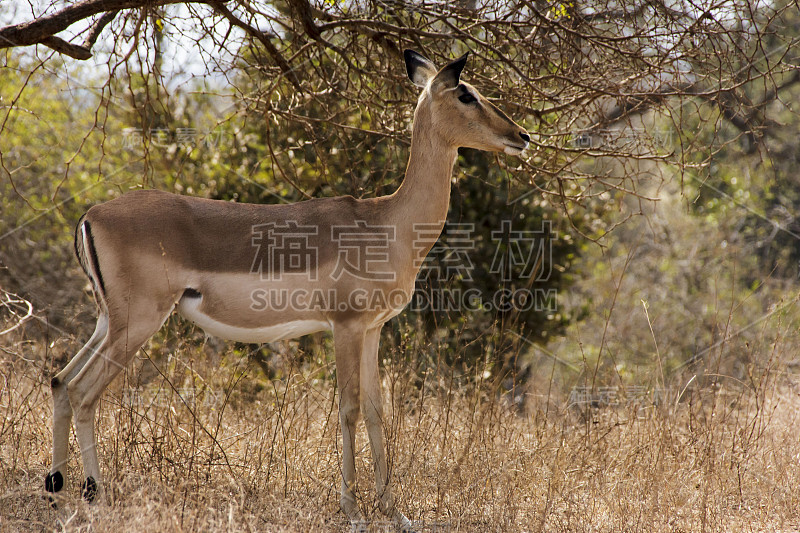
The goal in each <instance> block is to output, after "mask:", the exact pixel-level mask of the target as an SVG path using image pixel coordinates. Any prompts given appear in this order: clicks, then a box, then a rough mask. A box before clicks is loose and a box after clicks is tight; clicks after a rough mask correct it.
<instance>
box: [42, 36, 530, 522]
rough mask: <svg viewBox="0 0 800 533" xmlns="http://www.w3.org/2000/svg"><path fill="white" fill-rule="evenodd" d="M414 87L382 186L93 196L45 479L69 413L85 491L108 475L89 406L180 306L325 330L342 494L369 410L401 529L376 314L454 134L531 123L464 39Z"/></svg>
mask: <svg viewBox="0 0 800 533" xmlns="http://www.w3.org/2000/svg"><path fill="white" fill-rule="evenodd" d="M404 56H405V63H406V70H407V73H408V77H409V78H410V79H411V81H412V82H413V83H414V84H415V85H417V86H419V87H421V88H422V92H421V94H420V96H419V99H418V102H417V107H416V110H415V112H414V123H413V129H412V138H411V154H410V156H409V160H408V166H407V168H406V174H405V178H404V180H403V182H402V184H401V185H400V187H399V188H398V189H397V190H396V191H395V192H394V193H393V194H391V195H389V196H382V197H379V198H370V199H355V198H353V197H352V196H343V197H337V198H324V199H313V200H308V201H304V202H299V203H295V204H288V205H253V204H237V203H231V202H224V201H215V200H207V199H201V198H190V197H186V196H179V195H175V194H169V193H166V192H159V191H155V190H140V191H134V192H129V193H127V194H124V195H122V196H121V197H119V198H117V199H115V200H111V201H109V202H106V203H103V204H99V205H96V206H94V207H92V208H91V209H89V210H88V211H87V212H86V214H85V215H84V216H83V217H82V218H81V220H80V222H79V223H78V227H77V230H76V235H75V251H76V254H77V256H78V259H79V261H80V264H81V266H82V267H83V270H84V271H85V273H86V275H87V276H88V278H89V280H90V282H91V285H92V287H93V292H94V296H95V300H96V302H97V306H98V308H99V314H98V319H97V325H96V328H95V331H94V334H93V335H92V336H91V338H90V339H89V341H88V342H87V343H86V345H85V346H83V348H81V350H80V351H78V353H77V354H76V355H75V356H74V357H73V359H72V360H71V361H70V362H69V363H68V364H67V366H66V367H65V368H64V369H63V370H62V371H61V372H59V373H58V374H57V375H56V376H55V377H54V378H53V380H52V394H53V463H52V467H51V469H50V473H49V474H48V475H47V477H46V479H45V488H46V490H47V491H49V492H58V491H59V490H61V489H62V488H63V486H64V474H63V472H64V469H65V465H66V463H67V453H68V441H69V428H70V423H71V419H72V416H73V413H74V417H75V428H76V435H77V438H78V444H79V446H80V449H81V454H82V458H83V467H84V481H83V483H82V487H81V492H82V495H83V497H84V498H85V499H86V500H88V501H92V500H94V499H95V497H96V496H97V493H98V490H99V489H100V488H101V483H100V480H101V477H100V466H99V464H98V460H97V452H96V446H95V432H94V419H95V411H96V408H97V404H98V401H99V400H100V397H101V395H102V393H103V391H104V390H105V388H106V387H107V386H108V384H109V383H110V382H111V380H112V379H114V377H115V376H116V375H117V374H118V373H119V372H120V370H122V369H123V368H125V366H126V365H127V364H128V363H129V362H130V360H131V359H132V357H133V356H134V354H135V353H136V352H137V351H138V350H139V348H140V347H141V346H142V345H143V344H144V343H145V342H146V341H147V340H148V339H149V338H150V337H151V336H152V335H153V334H154V333H155V332H156V331H158V330H159V328H161V326H162V325H163V324H164V322H165V321H166V319H167V317H169V316H170V314H171V313H172V312H173V311H177V312H178V313H180V314H181V315H183V316H184V317H185V318H187V319H189V320H191V321H192V322H195V323H196V324H198V325H199V326H200V327H201V328H202V329H203V330H204V331H206V332H207V333H209V334H211V335H217V336H220V337H223V338H226V339H231V340H236V341H240V342H250V343H263V342H272V341H276V340H280V339H287V338H293V337H298V336H301V335H305V334H309V333H313V332H316V331H323V330H329V331H332V332H333V336H334V349H335V358H336V379H337V386H338V389H339V395H340V397H339V419H340V423H341V429H342V486H341V507H342V510H343V511H344V513H345V514H346V515H347V517H348V518H349V519H350V520H352V521H360V520H362V518H363V517H362V513H361V510H360V508H359V506H358V504H357V502H356V498H355V489H356V487H355V481H356V473H355V460H354V455H353V454H354V444H355V424H356V422H357V420H358V417H359V413H361V414H363V416H364V420H365V424H366V428H367V434H368V437H369V442H370V445H371V449H372V456H373V460H374V468H375V484H376V494H377V496H378V503H379V508H380V510H381V511H382V512H383V513H385V514H386V515H387V516H389V517H390V518H391V519H392V520H393V521H394V522H395V523H396V525H397V527H398V528H399V529H402V530H410V529H411V523H410V522H409V520H408V519H407V518H406V517H405V516H404V515H403V514H402V513H401V512H400V511H399V510H398V509H397V508H396V506H395V502H394V498H393V496H392V491H391V485H390V481H389V472H388V470H387V463H386V455H385V451H384V442H383V439H384V437H383V428H384V425H383V411H382V404H383V400H382V394H381V381H380V377H379V372H378V343H379V340H380V330H381V327H382V326H383V324H384V323H385V322H386V321H387V320H389V319H390V318H392V317H393V316H395V315H397V314H398V313H400V312H401V311H402V309H403V308H404V307H405V306H406V304H407V303H408V302H409V301H410V299H411V296H412V294H413V290H414V282H415V278H416V276H417V273H418V271H419V269H420V266H421V264H422V260H423V259H424V258H425V256H426V254H427V253H428V251H429V250H430V249H431V247H432V246H433V245H434V243H435V241H436V239H437V238H438V236H439V233H440V232H441V230H442V228H443V226H444V223H445V217H446V216H447V208H448V203H449V200H450V178H451V174H452V171H453V165H454V163H455V160H456V156H457V150H458V148H459V147H470V148H477V149H481V150H490V151H498V152H505V153H507V154H511V155H518V154H520V153H522V152H523V151H524V150H525V148H527V146H528V143H529V142H530V137H529V136H528V134H527V133H526V131H525V130H524V129H523V128H521V127H520V126H518V125H517V124H515V123H514V122H513V121H512V120H511V119H509V118H508V117H507V116H506V115H505V114H503V112H502V111H500V110H499V109H498V108H497V107H496V106H495V105H493V104H492V103H491V102H489V101H488V100H487V99H486V98H484V97H483V96H481V95H480V93H478V91H476V90H475V88H474V87H472V86H471V85H469V84H467V83H464V82H461V81H460V76H461V71H462V70H463V68H464V65H465V63H466V61H467V54H464V56H462V57H461V58H459V59H457V60H455V61H453V62H451V63H450V64H448V65H447V66H445V67H444V68H442V69H441V70H438V69H437V68H436V67H435V66H434V64H433V63H432V62H431V61H429V60H428V59H426V58H425V57H423V56H422V55H420V54H418V53H416V52H413V51H411V50H406V51H405V53H404Z"/></svg>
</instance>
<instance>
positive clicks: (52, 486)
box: [44, 471, 64, 509]
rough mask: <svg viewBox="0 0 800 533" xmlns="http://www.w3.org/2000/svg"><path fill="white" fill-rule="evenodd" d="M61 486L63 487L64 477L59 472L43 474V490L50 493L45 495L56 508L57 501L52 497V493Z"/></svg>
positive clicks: (51, 505)
mask: <svg viewBox="0 0 800 533" xmlns="http://www.w3.org/2000/svg"><path fill="white" fill-rule="evenodd" d="M63 488H64V477H63V476H62V475H61V472H58V471H55V472H51V473H49V474H47V475H46V476H45V478H44V490H46V491H47V492H49V493H50V494H48V495H47V502H48V503H49V504H50V507H52V508H53V509H58V503H56V499H55V498H53V496H52V495H53V494H55V493H56V492H58V491H60V490H61V489H63Z"/></svg>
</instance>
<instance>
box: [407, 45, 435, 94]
mask: <svg viewBox="0 0 800 533" xmlns="http://www.w3.org/2000/svg"><path fill="white" fill-rule="evenodd" d="M403 57H404V58H405V60H406V72H407V73H408V79H410V80H411V82H412V83H413V84H414V85H416V86H417V87H425V86H427V85H428V82H429V81H430V79H431V78H433V77H434V76H436V65H434V64H433V63H431V61H430V60H429V59H428V58H426V57H425V56H423V55H421V54H418V53H416V52H415V51H414V50H403Z"/></svg>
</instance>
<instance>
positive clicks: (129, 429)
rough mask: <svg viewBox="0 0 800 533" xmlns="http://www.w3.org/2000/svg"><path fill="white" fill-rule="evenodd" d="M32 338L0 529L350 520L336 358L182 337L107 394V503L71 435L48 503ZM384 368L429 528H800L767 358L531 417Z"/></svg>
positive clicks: (408, 479)
mask: <svg viewBox="0 0 800 533" xmlns="http://www.w3.org/2000/svg"><path fill="white" fill-rule="evenodd" d="M13 335H18V336H17V337H15V338H11V339H9V338H8V337H9V336H11V337H13ZM23 335H24V334H23V333H21V332H20V330H18V331H16V332H14V333H13V334H11V335H9V336H7V337H6V338H5V339H4V340H3V343H2V344H3V350H2V355H0V368H2V382H1V383H0V530H2V531H41V530H59V531H60V530H67V531H116V532H120V533H121V532H123V531H144V530H151V531H220V530H224V531H256V530H257V531H303V532H306V531H310V532H314V531H347V530H349V525H348V524H347V523H346V521H345V519H344V516H343V515H342V513H341V512H340V511H339V509H338V487H339V483H340V474H339V469H340V465H339V440H338V439H339V437H338V422H337V416H336V399H335V394H334V387H333V386H332V380H331V379H330V378H331V377H332V373H333V370H332V368H331V367H330V365H329V364H328V363H325V362H324V360H323V362H322V363H319V362H317V363H309V364H306V365H303V366H300V367H299V368H296V367H295V368H292V366H293V365H291V364H289V365H288V367H287V368H288V369H287V370H286V371H285V372H284V378H283V379H276V380H272V381H270V380H268V379H266V378H265V377H264V375H263V373H262V372H261V370H260V369H259V368H258V366H257V365H254V364H252V363H251V361H250V359H248V358H247V357H243V356H241V354H237V353H235V352H234V351H233V350H232V349H230V348H227V349H223V350H222V352H219V351H218V350H215V349H212V347H211V346H207V345H204V344H202V343H200V344H199V345H198V344H197V343H195V344H191V343H189V344H187V343H184V342H183V341H179V340H175V339H177V338H178V337H177V336H175V337H173V339H172V341H171V342H163V340H162V342H163V345H159V344H157V343H154V342H151V344H150V345H149V348H148V350H147V351H146V353H147V354H149V355H143V356H142V357H141V358H140V359H139V360H138V361H137V362H136V363H135V364H134V365H132V368H131V370H130V371H128V372H127V373H126V374H125V376H124V377H123V378H118V379H117V380H116V381H115V382H114V384H113V385H112V387H111V389H110V390H109V391H108V393H107V394H106V396H105V398H104V400H103V402H102V405H101V408H100V415H99V417H98V442H99V448H100V450H99V455H100V459H101V465H102V467H103V471H104V475H105V478H106V481H107V482H108V484H109V487H110V489H109V490H108V491H107V492H106V493H105V496H104V499H105V502H104V503H101V504H99V505H93V506H89V505H87V504H85V503H83V502H81V501H80V499H79V498H78V492H79V490H78V484H79V482H80V478H81V477H82V474H81V466H80V462H79V458H78V450H77V444H76V441H75V439H74V437H73V439H72V452H73V454H72V457H71V461H70V463H69V467H68V479H67V483H66V487H65V490H64V491H63V492H62V493H61V494H63V497H61V498H60V502H59V503H60V505H59V508H58V509H57V510H53V509H51V508H50V507H49V506H48V504H47V502H46V500H45V499H44V498H43V497H44V492H43V479H44V475H45V473H46V472H47V468H48V466H49V462H50V456H49V455H50V438H51V435H50V424H51V422H50V416H51V405H50V395H49V388H48V385H47V383H48V380H49V377H50V375H51V372H52V368H50V367H51V366H52V361H51V357H52V354H51V352H50V347H49V346H48V345H47V344H46V343H44V342H41V341H36V342H28V341H26V339H25V338H24V336H23ZM62 351H66V350H64V349H63V347H62ZM168 353H176V354H179V357H169V356H168V355H166V354H168ZM219 353H223V354H224V355H223V356H220V355H218V354H219ZM215 354H216V355H215ZM151 360H152V361H156V362H157V364H156V365H154V364H152V363H151ZM290 362H291V361H290ZM294 366H297V365H294ZM773 366H774V365H773ZM385 376H386V377H385V383H384V385H385V391H386V396H387V401H391V405H392V407H391V408H390V409H388V412H389V413H390V414H389V417H388V420H387V425H386V431H387V434H388V441H389V445H390V450H389V453H390V457H391V467H392V473H393V479H394V480H395V489H396V493H397V496H398V500H399V502H400V505H401V508H402V509H403V510H404V511H405V512H406V514H407V515H408V516H410V517H411V518H412V519H414V520H415V521H418V524H419V526H420V527H419V529H420V531H503V532H514V531H732V530H749V531H786V530H790V529H793V528H797V527H798V526H800V520H799V519H800V492H798V491H797V490H796V489H797V487H798V486H800V443H799V442H798V438H797V428H798V427H799V426H798V422H800V421H798V407H799V406H800V399H798V395H797V393H796V392H795V391H794V390H793V389H792V388H791V386H790V380H789V379H788V378H787V375H786V374H778V373H777V372H776V371H775V370H774V368H773V369H771V370H768V371H764V372H763V373H762V374H761V375H760V376H759V379H758V380H757V381H754V384H755V386H752V387H747V386H744V385H742V384H740V383H738V382H735V381H733V380H727V381H726V380H723V381H719V382H718V383H717V386H714V387H711V386H709V387H705V388H699V387H690V388H689V389H687V390H686V392H685V393H684V395H683V397H682V398H681V401H680V402H678V403H676V402H674V401H673V400H670V401H669V402H666V403H664V404H662V405H660V406H654V405H652V403H651V402H639V403H636V402H623V403H622V404H621V405H618V406H613V407H601V408H597V409H592V410H591V411H589V412H581V411H580V410H576V409H574V408H568V407H567V406H566V403H567V402H566V399H565V397H564V398H563V399H562V397H560V396H559V397H557V395H556V393H554V392H552V391H551V392H550V393H547V394H548V395H549V398H548V397H546V396H545V397H544V398H541V399H537V398H538V397H536V396H535V397H534V399H533V400H532V401H531V404H530V406H529V409H528V413H527V414H525V415H519V414H517V413H515V412H514V411H513V409H511V408H510V407H509V406H508V405H507V403H506V402H505V401H504V400H503V399H502V398H500V397H498V396H497V395H496V394H491V393H488V392H487V387H485V386H481V385H478V386H469V387H466V386H463V387H462V386H459V387H450V386H449V384H448V382H447V381H446V380H441V382H434V380H435V379H439V378H440V377H441V376H439V377H429V378H426V379H423V380H422V382H423V385H422V386H415V387H412V386H411V385H410V383H412V382H414V380H412V379H411V378H410V376H409V374H408V372H406V371H404V370H401V369H396V368H395V367H394V365H392V364H388V365H387V371H386V373H385ZM416 383H418V384H419V383H420V381H419V380H416ZM555 388H557V387H553V389H555ZM536 392H540V393H541V392H546V390H545V391H542V390H537V391H536ZM358 439H359V440H358V444H359V450H358V456H357V458H358V469H359V476H360V479H359V483H360V487H361V493H360V494H361V498H362V501H361V503H362V506H363V508H364V509H365V510H366V511H367V512H368V513H369V515H370V516H377V515H376V510H375V506H374V499H373V494H372V493H371V492H370V490H371V487H372V480H371V458H370V456H369V448H368V445H367V441H366V434H365V432H364V431H363V429H362V431H361V433H360V434H359V436H358ZM378 518H380V517H379V516H378ZM372 530H374V531H384V530H388V526H386V525H385V524H383V523H382V522H376V523H375V524H374V525H373V529H372Z"/></svg>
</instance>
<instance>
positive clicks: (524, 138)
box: [519, 132, 531, 143]
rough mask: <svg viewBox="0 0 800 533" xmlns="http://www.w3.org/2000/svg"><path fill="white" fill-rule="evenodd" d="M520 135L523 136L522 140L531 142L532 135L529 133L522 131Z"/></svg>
mask: <svg viewBox="0 0 800 533" xmlns="http://www.w3.org/2000/svg"><path fill="white" fill-rule="evenodd" d="M519 136H520V137H522V140H523V141H525V142H526V143H529V142H531V136H530V135H528V134H527V133H525V132H521V133H520V134H519Z"/></svg>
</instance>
